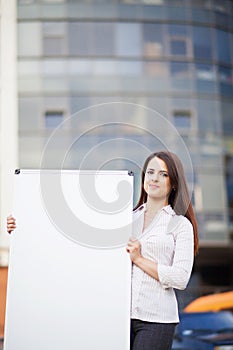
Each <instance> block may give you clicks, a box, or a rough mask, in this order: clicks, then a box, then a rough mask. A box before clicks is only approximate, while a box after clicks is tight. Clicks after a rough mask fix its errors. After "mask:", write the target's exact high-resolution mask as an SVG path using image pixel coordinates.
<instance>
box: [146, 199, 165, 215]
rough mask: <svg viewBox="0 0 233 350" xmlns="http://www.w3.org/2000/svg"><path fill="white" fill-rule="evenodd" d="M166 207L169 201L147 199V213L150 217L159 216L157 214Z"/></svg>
mask: <svg viewBox="0 0 233 350" xmlns="http://www.w3.org/2000/svg"><path fill="white" fill-rule="evenodd" d="M166 205H168V202H167V200H164V199H163V200H161V201H158V200H156V201H154V200H153V199H151V198H147V202H146V213H147V215H148V216H154V215H156V214H157V212H158V211H159V210H160V209H162V208H163V207H165V206H166Z"/></svg>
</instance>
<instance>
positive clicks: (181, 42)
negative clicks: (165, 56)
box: [170, 38, 187, 56]
mask: <svg viewBox="0 0 233 350" xmlns="http://www.w3.org/2000/svg"><path fill="white" fill-rule="evenodd" d="M170 47H171V54H172V55H175V56H177V55H178V56H186V55H187V47H186V40H185V39H183V38H171V40H170Z"/></svg>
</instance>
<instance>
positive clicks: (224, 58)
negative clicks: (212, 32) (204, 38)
mask: <svg viewBox="0 0 233 350" xmlns="http://www.w3.org/2000/svg"><path fill="white" fill-rule="evenodd" d="M216 38H217V56H218V61H220V62H223V63H228V64H230V63H231V49H230V34H229V33H227V32H224V31H223V30H218V29H216Z"/></svg>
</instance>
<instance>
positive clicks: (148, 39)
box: [143, 23, 164, 57]
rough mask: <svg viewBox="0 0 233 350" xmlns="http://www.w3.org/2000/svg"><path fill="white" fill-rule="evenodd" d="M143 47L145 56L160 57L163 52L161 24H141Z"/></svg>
mask: <svg viewBox="0 0 233 350" xmlns="http://www.w3.org/2000/svg"><path fill="white" fill-rule="evenodd" d="M143 48H144V55H145V56H149V57H151V56H153V57H160V56H162V55H163V54H164V42H163V25H161V24H156V23H144V24H143Z"/></svg>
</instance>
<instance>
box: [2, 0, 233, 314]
mask: <svg viewBox="0 0 233 350" xmlns="http://www.w3.org/2000/svg"><path fill="white" fill-rule="evenodd" d="M8 2H9V1H8ZM10 3H12V8H11V11H13V12H11V16H12V18H14V11H15V12H16V11H17V42H18V44H17V71H18V79H17V84H18V87H17V97H16V94H15V93H13V94H12V96H11V98H10V100H9V105H8V107H9V108H10V109H11V108H14V111H12V110H9V111H8V110H7V107H5V110H3V107H2V106H3V105H2V103H3V102H2V101H3V95H2V94H3V92H2V90H1V115H0V117H1V129H0V132H1V140H0V142H1V145H2V146H1V177H2V176H3V175H2V172H3V171H4V164H6V163H5V162H6V155H7V154H8V153H9V154H10V155H9V156H7V158H11V159H12V162H11V163H8V165H7V171H8V173H9V171H12V168H13V169H14V167H16V166H18V167H20V168H40V165H41V157H42V154H43V150H44V147H45V145H46V143H47V141H48V140H49V138H50V137H51V135H52V133H53V131H54V129H55V128H56V127H58V126H59V125H61V123H62V122H63V123H64V124H63V125H64V126H63V127H61V130H60V142H59V146H58V147H57V148H56V149H54V152H52V154H51V159H50V164H49V165H50V167H51V168H54V167H56V166H57V163H56V159H57V158H58V157H59V152H60V150H61V149H62V148H64V147H66V146H67V142H68V143H69V140H70V142H71V140H72V139H73V137H74V136H75V135H76V134H78V133H80V132H82V142H81V144H79V145H78V146H77V147H73V149H72V150H71V151H70V153H69V157H67V159H66V161H65V163H64V167H65V168H69V169H72V168H77V166H78V164H80V163H79V162H80V161H81V160H82V155H85V154H87V153H88V152H89V150H90V149H91V148H92V147H95V145H96V144H99V143H101V142H104V141H106V140H109V138H112V139H114V138H115V137H121V138H122V139H123V140H124V139H126V138H130V139H131V140H134V141H135V142H137V143H140V144H142V145H144V146H145V147H148V148H149V149H153V148H154V149H155V150H158V149H160V148H161V147H160V146H161V145H160V144H157V143H156V142H155V140H154V139H153V137H150V136H149V134H148V132H143V131H142V130H138V129H137V128H132V127H129V128H127V127H126V126H124V125H115V126H114V128H97V129H96V130H95V132H90V125H91V124H90V123H91V119H92V118H93V117H95V113H93V112H92V110H90V111H87V112H85V118H80V123H79V120H78V119H77V118H70V117H71V116H72V115H74V114H76V113H77V112H79V111H82V110H84V109H86V108H89V107H92V106H94V105H98V104H103V103H111V102H126V103H131V104H136V105H141V106H145V107H146V108H148V109H152V110H156V111H157V112H158V113H160V114H161V115H162V116H163V118H165V119H166V121H167V122H169V124H170V125H172V126H173V127H174V128H176V129H177V131H178V133H179V135H180V137H181V138H182V140H183V142H184V144H185V145H186V147H187V150H188V152H189V154H190V157H191V160H192V164H193V178H192V179H190V182H194V185H193V197H192V199H193V203H194V207H195V210H196V213H197V217H198V222H199V230H200V252H199V255H198V257H197V259H196V263H195V267H194V272H193V277H192V280H191V282H190V285H189V288H188V291H187V292H186V294H185V295H186V298H184V297H182V298H181V300H180V306H181V307H183V306H184V305H186V304H187V302H188V301H190V299H193V298H194V297H196V296H199V295H201V294H206V293H209V292H212V291H221V290H228V289H232V285H233V115H232V114H233V112H232V111H233V1H230V0H224V1H222V0H201V1H200V0H195V1H192V0H170V1H169V0H125V1H124V0H93V1H91V0H90V1H89V0H83V1H81V0H77V1H75V0H18V2H17V3H14V1H13V0H12V1H10ZM13 3H14V5H13ZM3 4H7V1H5V2H4V1H2V7H3ZM5 6H6V5H5ZM14 7H15V9H14ZM12 13H13V15H12ZM8 17H9V16H8V15H6V18H8ZM15 17H16V16H15ZM0 20H1V28H2V23H3V21H4V17H3V12H2V13H1V19H0ZM15 25H16V21H15ZM12 26H13V28H14V20H13V21H12ZM1 42H2V44H1V60H2V59H3V58H4V60H3V61H4V62H5V63H4V62H2V63H1V76H0V79H1V86H3V82H4V76H5V75H7V73H8V74H9V73H10V72H11V70H12V69H13V71H14V69H15V68H14V67H15V66H14V63H13V61H12V62H11V61H10V60H8V59H7V56H5V55H6V52H9V47H13V48H15V50H16V43H15V39H14V37H13V39H11V37H9V33H8V32H7V30H4V31H2V30H1ZM3 42H5V49H4V47H3V46H2V45H3ZM13 56H14V53H13V55H12V56H11V57H13ZM12 60H13V58H12ZM3 63H4V66H3ZM15 64H16V63H15ZM5 79H6V80H7V79H9V76H8V77H6V78H5ZM11 84H13V86H15V87H16V86H17V84H16V81H15V82H14V83H11ZM11 86H12V85H11ZM12 106H13V107H12ZM16 107H17V108H16ZM17 109H18V117H17ZM139 111H141V110H140V109H139ZM139 111H138V110H137V109H135V114H134V115H131V116H130V121H131V123H133V121H135V120H140V122H141V123H144V124H143V125H144V126H145V130H147V131H149V130H150V125H148V120H147V117H146V116H145V114H143V113H141V114H140V112H139ZM8 118H9V119H12V120H14V123H13V126H11V129H10V130H12V135H11V137H12V139H10V137H9V136H8V135H7V134H6V132H9V125H8V126H7V125H5V126H2V125H3V124H4V123H8V122H9V119H8ZM7 120H8V122H7ZM126 122H127V121H126ZM15 131H17V132H15ZM87 131H88V132H87ZM3 135H5V136H3ZM6 135H7V139H6ZM4 137H5V141H4V142H5V143H4V144H3V141H2V139H4ZM17 137H18V140H17ZM164 137H166V138H167V139H166V144H168V145H169V148H170V150H174V151H175V152H178V154H179V153H182V149H177V144H176V140H174V139H173V138H170V139H169V135H165V136H164ZM7 140H8V141H7ZM116 147H119V148H121V150H119V154H118V157H116V158H118V159H115V161H113V162H109V164H108V165H106V167H107V166H108V167H109V168H112V169H122V168H124V169H130V170H133V171H134V172H135V178H136V182H137V181H138V167H137V166H136V165H135V164H132V162H130V161H128V160H126V159H124V152H125V148H124V141H122V143H121V144H118V146H116ZM113 148H114V149H113ZM113 148H112V149H111V147H110V148H109V149H108V151H109V154H110V155H111V152H113V151H114V152H115V146H113ZM3 150H4V151H3ZM6 152H7V153H6ZM135 153H137V151H136V150H135V147H133V143H132V145H131V147H127V158H128V159H130V158H131V157H132V159H134V158H135V156H137V154H135ZM114 154H115V153H114ZM120 156H122V157H120ZM17 157H18V159H19V160H18V161H17ZM138 157H139V163H142V162H143V160H144V158H143V159H140V154H139V156H138ZM79 158H80V159H81V160H80V159H79ZM99 161H100V160H99V159H98V156H96V154H95V156H93V158H91V161H90V162H89V164H91V167H92V168H97V167H99ZM12 164H13V166H12ZM3 187H4V191H3V192H2V197H1V198H2V200H1V218H2V222H3V224H4V225H5V215H6V209H4V201H5V197H6V196H7V192H6V183H5V182H4V183H3ZM1 189H2V187H1ZM9 191H10V189H9ZM3 193H4V196H3ZM8 193H9V192H8ZM5 208H6V206H5ZM7 210H8V207H7ZM4 225H3V228H4ZM1 235H2V236H1V242H2V252H3V251H4V248H6V249H7V247H8V245H9V243H8V238H7V237H6V236H5V237H3V236H4V234H3V233H1ZM2 254H3V253H2ZM3 260H4V259H3ZM183 295H184V294H183Z"/></svg>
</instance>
